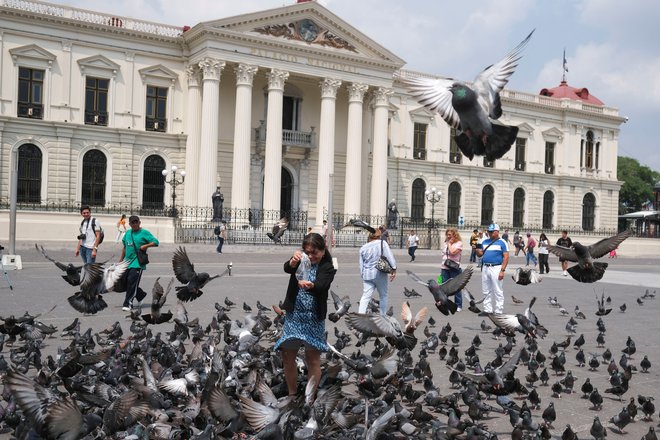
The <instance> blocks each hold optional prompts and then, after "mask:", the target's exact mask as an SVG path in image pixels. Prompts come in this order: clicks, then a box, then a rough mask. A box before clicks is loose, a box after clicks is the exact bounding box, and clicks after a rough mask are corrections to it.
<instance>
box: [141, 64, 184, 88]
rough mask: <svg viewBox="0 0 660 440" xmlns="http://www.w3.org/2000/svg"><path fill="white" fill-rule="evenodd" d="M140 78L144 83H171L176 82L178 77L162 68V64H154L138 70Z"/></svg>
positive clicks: (169, 70)
mask: <svg viewBox="0 0 660 440" xmlns="http://www.w3.org/2000/svg"><path fill="white" fill-rule="evenodd" d="M138 72H139V73H140V77H142V79H143V80H145V81H157V82H163V83H172V82H174V81H176V79H177V78H178V75H177V74H176V72H174V71H173V70H171V69H168V68H167V67H165V66H163V65H162V64H156V65H155V66H149V67H145V68H143V69H140V70H138Z"/></svg>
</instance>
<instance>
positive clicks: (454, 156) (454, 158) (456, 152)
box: [449, 128, 463, 163]
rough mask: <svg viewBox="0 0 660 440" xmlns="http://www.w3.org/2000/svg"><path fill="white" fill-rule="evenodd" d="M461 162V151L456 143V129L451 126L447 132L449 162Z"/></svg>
mask: <svg viewBox="0 0 660 440" xmlns="http://www.w3.org/2000/svg"><path fill="white" fill-rule="evenodd" d="M461 162H463V153H461V150H460V149H459V148H458V144H457V143H456V129H455V128H452V129H451V130H450V132H449V163H461Z"/></svg>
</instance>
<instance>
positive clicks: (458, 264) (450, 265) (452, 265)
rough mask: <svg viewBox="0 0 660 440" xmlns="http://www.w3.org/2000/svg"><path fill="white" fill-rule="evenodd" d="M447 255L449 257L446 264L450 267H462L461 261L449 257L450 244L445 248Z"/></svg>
mask: <svg viewBox="0 0 660 440" xmlns="http://www.w3.org/2000/svg"><path fill="white" fill-rule="evenodd" d="M445 255H447V258H446V259H445V266H447V267H448V268H449V269H454V270H456V269H460V268H461V263H457V262H456V261H454V260H450V259H449V245H447V249H446V250H445Z"/></svg>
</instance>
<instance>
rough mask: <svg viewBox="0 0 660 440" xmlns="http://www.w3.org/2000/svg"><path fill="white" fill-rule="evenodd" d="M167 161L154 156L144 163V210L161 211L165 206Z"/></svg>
mask: <svg viewBox="0 0 660 440" xmlns="http://www.w3.org/2000/svg"><path fill="white" fill-rule="evenodd" d="M164 169H165V159H163V158H162V157H160V156H158V155H157V154H152V155H151V156H149V157H147V159H146V160H145V161H144V173H143V178H142V208H144V209H155V210H161V209H163V207H164V206H165V176H163V170H164Z"/></svg>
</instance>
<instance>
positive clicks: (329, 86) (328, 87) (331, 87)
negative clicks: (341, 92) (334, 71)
mask: <svg viewBox="0 0 660 440" xmlns="http://www.w3.org/2000/svg"><path fill="white" fill-rule="evenodd" d="M319 85H320V86H321V97H322V98H336V97H337V89H339V86H341V81H340V80H338V79H332V78H325V79H323V80H322V81H321V82H320V83H319Z"/></svg>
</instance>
